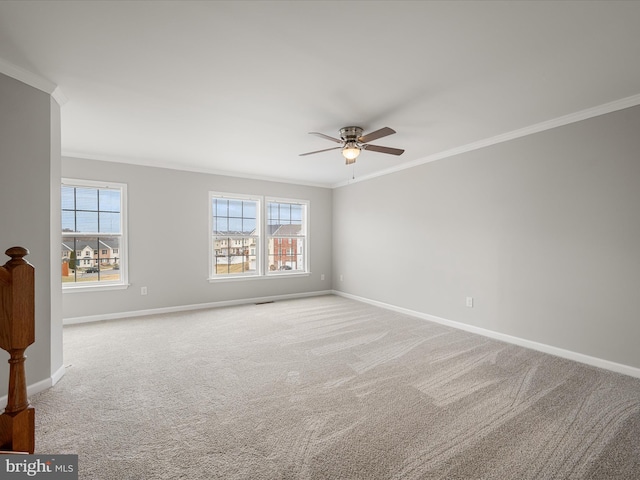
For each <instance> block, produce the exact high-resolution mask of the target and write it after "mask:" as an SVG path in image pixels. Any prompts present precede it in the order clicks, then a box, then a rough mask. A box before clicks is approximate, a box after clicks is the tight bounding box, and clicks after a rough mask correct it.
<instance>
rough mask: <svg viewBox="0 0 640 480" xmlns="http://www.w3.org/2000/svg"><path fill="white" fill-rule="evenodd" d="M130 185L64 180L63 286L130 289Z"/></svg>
mask: <svg viewBox="0 0 640 480" xmlns="http://www.w3.org/2000/svg"><path fill="white" fill-rule="evenodd" d="M125 205H126V185H124V184H104V183H100V182H92V181H86V180H72V179H63V181H62V186H61V206H62V212H61V216H62V286H63V288H64V289H67V290H70V289H80V288H81V287H96V286H108V287H114V286H120V287H122V286H125V285H126V275H127V269H126V256H125V255H124V254H125V253H126V236H125V231H124V230H125V225H126V222H125Z"/></svg>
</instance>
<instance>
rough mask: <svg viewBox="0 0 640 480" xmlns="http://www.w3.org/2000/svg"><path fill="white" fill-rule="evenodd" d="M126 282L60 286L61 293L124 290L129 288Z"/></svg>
mask: <svg viewBox="0 0 640 480" xmlns="http://www.w3.org/2000/svg"><path fill="white" fill-rule="evenodd" d="M129 286H130V285H129V284H128V283H118V284H114V285H105V284H102V285H82V286H75V285H74V286H73V287H64V286H63V287H62V293H82V292H103V291H106V290H126V289H127V288H129Z"/></svg>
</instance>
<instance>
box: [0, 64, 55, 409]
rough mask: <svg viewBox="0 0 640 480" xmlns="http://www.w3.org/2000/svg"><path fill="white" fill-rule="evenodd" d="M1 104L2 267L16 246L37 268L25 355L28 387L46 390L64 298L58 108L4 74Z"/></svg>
mask: <svg viewBox="0 0 640 480" xmlns="http://www.w3.org/2000/svg"><path fill="white" fill-rule="evenodd" d="M0 105H1V108H0V226H1V228H0V251H1V253H2V254H1V256H2V258H3V260H2V261H0V263H1V264H4V263H5V262H6V261H7V260H8V257H6V256H4V252H5V250H6V249H7V248H9V247H12V246H16V245H18V246H23V247H26V248H28V249H29V251H30V255H29V256H28V257H27V260H28V261H29V262H30V263H31V264H32V265H34V267H35V268H36V274H35V290H36V297H35V302H36V305H35V317H36V319H35V320H36V332H35V333H36V341H35V343H34V344H33V345H31V346H30V347H29V348H28V349H27V351H26V354H27V360H26V373H27V383H28V384H29V385H40V386H41V388H40V389H42V388H46V386H49V385H50V384H51V377H52V375H54V374H55V373H56V372H59V371H60V369H61V368H62V326H61V324H62V320H61V311H60V300H59V298H60V295H59V293H58V291H53V290H52V288H51V287H52V280H51V278H52V269H51V264H52V258H51V245H52V240H51V222H52V218H54V219H55V218H56V217H55V216H54V217H52V213H51V209H50V205H51V201H52V198H55V197H56V196H57V198H58V203H59V186H58V187H55V185H56V184H58V185H59V169H60V109H59V106H58V105H57V103H56V102H55V101H53V100H52V98H51V96H50V95H49V94H47V93H45V92H42V91H40V90H37V89H35V88H33V87H30V86H28V85H26V84H24V83H22V82H20V81H18V80H15V79H13V78H10V77H7V76H5V75H2V74H0ZM56 175H58V176H57V178H54V177H55V176H56ZM58 215H59V214H58ZM57 218H59V217H57ZM54 221H55V220H54ZM8 358H9V355H8V354H6V353H5V352H4V351H2V353H1V354H0V359H1V363H0V396H3V395H6V393H7V382H8V378H9V365H8V364H6V363H5V361H6V360H7V359H8ZM3 406H4V405H0V408H2V407H3Z"/></svg>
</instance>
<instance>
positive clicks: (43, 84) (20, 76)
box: [0, 58, 67, 106]
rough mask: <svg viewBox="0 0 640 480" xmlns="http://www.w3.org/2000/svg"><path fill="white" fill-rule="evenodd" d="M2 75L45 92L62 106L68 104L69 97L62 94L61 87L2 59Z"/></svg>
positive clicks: (0, 61) (0, 67)
mask: <svg viewBox="0 0 640 480" xmlns="http://www.w3.org/2000/svg"><path fill="white" fill-rule="evenodd" d="M0 73H3V74H4V75H7V76H8V77H11V78H14V79H16V80H19V81H20V82H22V83H25V84H27V85H29V86H30V87H33V88H36V89H38V90H40V91H42V92H45V93H47V94H49V95H51V97H52V98H53V99H54V100H55V101H56V102H58V104H59V105H60V106H62V105H64V104H65V103H66V102H67V97H66V96H65V95H64V94H63V93H62V91H61V90H60V87H58V86H57V85H56V84H55V83H53V82H52V81H50V80H48V79H47V78H45V77H43V76H41V75H38V74H36V73H33V72H30V71H29V70H26V69H24V68H22V67H18V66H17V65H14V64H12V63H9V62H7V61H6V60H3V59H1V58H0Z"/></svg>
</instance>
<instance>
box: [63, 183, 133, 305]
mask: <svg viewBox="0 0 640 480" xmlns="http://www.w3.org/2000/svg"><path fill="white" fill-rule="evenodd" d="M60 186H61V189H62V187H74V188H76V187H77V188H95V189H98V190H100V189H104V190H119V191H120V233H112V232H107V233H105V232H63V231H62V222H61V224H60V233H61V235H60V236H61V245H62V244H64V243H65V239H71V240H72V242H73V241H75V239H78V238H99V237H118V238H119V240H120V242H119V244H118V247H117V250H118V265H119V273H120V279H119V280H115V281H114V280H107V281H105V280H100V281H98V280H96V281H88V282H62V291H63V293H78V292H89V291H91V292H95V291H99V290H121V289H126V288H128V287H129V255H128V251H129V250H128V248H127V244H128V221H127V184H126V183H120V182H110V181H109V182H107V181H99V180H85V179H79V178H62V179H61V182H60ZM62 207H63V206H62V203H61V204H60V212H61V217H62V211H63V208H62ZM66 243H69V242H66ZM97 246H98V249H102V248H103V247H102V245H100V244H98V245H97ZM110 248H111V247H110ZM112 250H113V249H112ZM94 253H95V252H94ZM61 258H62V259H63V260H64V258H66V256H63V257H61ZM82 260H85V262H84V263H87V259H86V258H85V257H82V258H78V261H82ZM89 260H91V261H93V262H96V264H97V265H98V268H99V265H100V258H99V256H98V258H94V257H91V258H90V259H89Z"/></svg>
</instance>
